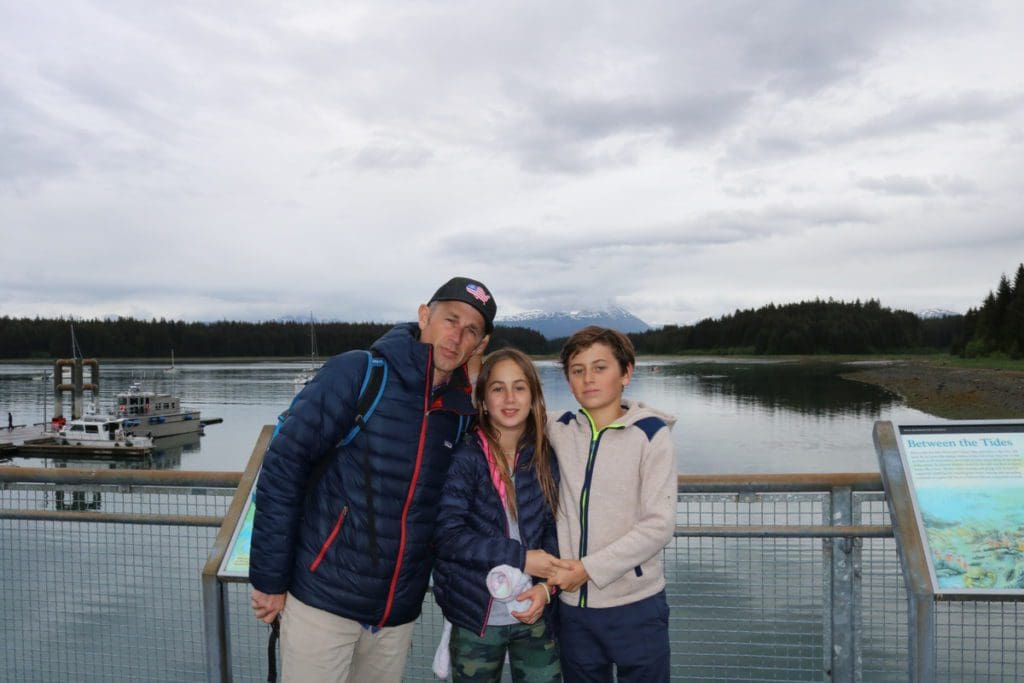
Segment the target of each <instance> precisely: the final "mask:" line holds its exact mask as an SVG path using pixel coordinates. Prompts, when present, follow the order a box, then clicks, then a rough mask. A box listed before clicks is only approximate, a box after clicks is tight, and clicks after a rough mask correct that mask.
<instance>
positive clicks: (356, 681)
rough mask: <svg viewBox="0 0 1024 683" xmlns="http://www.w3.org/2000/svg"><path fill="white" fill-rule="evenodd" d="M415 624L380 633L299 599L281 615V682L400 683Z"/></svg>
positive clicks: (291, 601) (289, 601)
mask: <svg viewBox="0 0 1024 683" xmlns="http://www.w3.org/2000/svg"><path fill="white" fill-rule="evenodd" d="M414 625H415V622H413V623H409V624H402V625H401V626H388V627H385V628H382V629H380V630H379V631H377V632H376V633H370V629H367V628H363V626H362V624H360V623H359V622H356V621H352V620H351V619H345V618H344V617H339V616H337V615H335V614H331V613H330V612H325V611H323V610H321V609H317V608H316V607H310V606H309V605H307V604H305V603H303V602H301V601H300V600H298V599H297V598H296V597H295V596H294V595H292V594H291V593H289V594H288V599H287V601H286V602H285V605H284V609H283V610H282V611H281V680H282V682H283V683H309V682H314V681H317V682H319V681H322V682H323V683H328V682H329V683H364V682H365V681H372V682H373V683H377V682H378V681H380V682H381V683H388V682H390V681H393V682H394V683H400V681H401V680H402V671H403V670H404V669H405V659H406V657H407V656H408V654H409V645H410V644H411V642H412V629H413V626H414Z"/></svg>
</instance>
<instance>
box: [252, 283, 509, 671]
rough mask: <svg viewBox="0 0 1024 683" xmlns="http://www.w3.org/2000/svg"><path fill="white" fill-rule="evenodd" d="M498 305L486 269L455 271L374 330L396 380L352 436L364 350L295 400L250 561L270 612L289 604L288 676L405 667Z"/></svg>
mask: <svg viewBox="0 0 1024 683" xmlns="http://www.w3.org/2000/svg"><path fill="white" fill-rule="evenodd" d="M496 311H497V307H496V305H495V302H494V297H493V296H491V293H490V290H488V289H487V288H486V287H485V286H484V285H483V284H482V283H480V282H479V281H478V280H473V279H470V278H463V277H457V278H452V279H451V280H449V281H448V282H446V283H445V284H444V285H442V286H441V288H440V289H438V290H437V292H436V293H435V294H434V296H433V297H432V298H431V299H430V302H429V305H421V306H420V307H419V320H418V322H417V323H409V324H405V325H398V326H397V327H395V328H393V329H392V330H390V331H389V332H388V333H387V334H385V335H384V336H383V337H381V338H380V339H378V340H377V341H376V342H374V343H373V345H372V346H371V351H373V352H374V354H376V355H378V356H381V357H383V358H384V360H385V361H386V362H387V369H388V375H387V381H386V384H385V385H384V388H383V392H382V394H381V398H380V402H379V403H378V405H377V407H376V409H375V410H374V412H373V416H372V418H371V419H369V420H367V421H366V422H365V423H363V424H362V426H361V429H360V431H359V433H358V434H357V435H356V436H355V438H354V439H353V440H351V442H346V443H345V444H341V443H340V442H341V441H342V440H344V438H345V436H346V435H347V434H349V432H350V431H351V429H352V427H353V426H354V423H355V414H354V413H355V408H356V404H357V401H358V397H359V394H360V391H361V388H362V387H361V385H362V383H363V380H364V378H365V377H366V376H367V374H366V368H367V362H368V359H367V355H366V354H365V353H363V352H360V351H350V352H348V353H343V354H341V355H338V356H335V357H334V358H332V359H331V360H330V361H328V362H327V363H326V364H325V365H324V367H323V369H322V370H321V371H320V372H319V373H318V374H317V376H316V377H315V378H314V379H313V381H311V382H310V383H309V385H308V386H307V387H306V388H305V389H304V390H303V391H302V393H300V394H299V396H298V397H297V398H296V399H295V402H294V403H293V405H292V407H291V408H290V409H289V412H288V414H287V416H286V418H285V419H284V421H283V422H282V424H281V428H280V431H279V432H278V434H277V436H275V437H274V439H273V441H272V442H271V444H270V447H269V448H268V450H267V454H266V457H265V458H264V461H263V469H262V471H261V473H260V477H259V482H258V484H257V490H256V517H255V520H254V525H253V536H252V551H251V556H250V570H249V578H250V581H251V582H252V585H253V588H254V590H253V595H252V606H253V610H254V611H255V613H256V616H257V618H259V619H261V620H263V621H264V622H266V623H271V622H272V621H273V620H274V618H275V617H276V616H277V615H278V614H280V615H281V654H282V660H283V661H282V676H283V680H285V681H342V682H344V681H346V680H350V681H396V682H397V681H400V680H401V677H402V671H403V669H404V667H405V658H406V655H407V654H408V650H409V644H410V641H411V638H412V628H413V623H414V622H415V620H416V618H417V617H418V616H419V614H420V609H421V605H422V603H423V596H424V594H425V592H426V587H427V582H428V579H429V576H430V569H431V564H432V561H433V553H432V550H431V546H430V539H431V534H432V533H433V527H434V521H435V518H436V515H437V506H438V501H439V498H440V494H441V487H442V485H443V484H444V479H445V475H446V474H447V470H448V463H449V460H450V457H451V453H452V450H453V449H454V447H455V446H456V445H457V444H458V442H459V439H460V438H461V436H462V433H463V432H464V431H465V429H466V427H467V426H468V424H469V420H470V418H471V416H472V415H473V414H474V412H475V411H474V408H473V405H472V400H471V399H472V388H471V386H470V383H469V380H468V377H467V375H466V368H465V363H466V361H467V360H468V359H469V358H470V356H472V355H473V354H474V353H476V352H481V351H482V350H483V348H484V347H485V346H486V343H487V339H488V335H489V334H490V333H491V331H492V329H493V326H494V315H495V313H496ZM321 472H322V473H321Z"/></svg>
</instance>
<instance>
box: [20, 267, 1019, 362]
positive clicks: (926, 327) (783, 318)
mask: <svg viewBox="0 0 1024 683" xmlns="http://www.w3.org/2000/svg"><path fill="white" fill-rule="evenodd" d="M72 325H74V329H75V335H76V337H77V339H78V344H79V346H80V347H81V349H82V352H83V354H85V355H87V356H93V357H97V358H166V357H169V356H170V353H171V351H172V350H173V351H174V353H175V354H176V355H177V356H178V357H179V358H189V357H191V358H251V357H271V358H272V357H279V358H283V357H302V356H308V355H309V354H310V335H309V323H307V322H301V321H268V322H234V321H218V322H183V321H176V320H164V319H159V320H156V319H154V320H137V319H134V318H115V319H108V320H102V319H90V320H81V319H68V318H13V317H10V316H2V317H0V358H4V359H12V360H14V359H33V358H35V359H52V358H62V357H66V356H69V355H71V337H70V327H71V326H72ZM390 327H391V324H390V323H368V322H362V323H345V322H320V323H317V324H316V328H315V329H316V339H317V347H318V350H319V355H320V356H322V357H326V356H331V355H334V354H336V353H341V352H343V351H347V350H349V349H365V348H369V346H370V344H371V343H373V341H374V340H375V339H377V338H378V337H380V336H381V335H382V334H384V332H386V331H387V330H388V329H390ZM629 336H630V338H631V339H632V340H633V343H634V344H635V345H636V349H637V352H638V353H641V354H659V355H672V354H685V353H698V352H703V353H716V354H738V353H742V354H753V355H773V354H784V355H794V354H799V355H815V354H872V353H936V352H942V353H947V352H948V353H952V354H955V355H960V356H964V357H971V358H973V357H979V356H1006V357H1009V358H1013V359H1017V358H1021V356H1022V354H1024V264H1021V265H1020V266H1019V267H1018V269H1017V272H1016V275H1015V277H1014V279H1013V281H1012V282H1011V281H1010V279H1009V278H1008V277H1007V276H1006V275H1005V274H1004V275H1003V276H1002V277H1001V278H1000V280H999V284H998V286H997V287H996V289H995V290H994V291H991V292H989V294H988V296H987V297H986V298H985V299H984V301H983V303H982V304H981V306H980V307H979V308H977V309H973V308H972V309H971V310H969V311H968V312H967V314H966V315H950V316H944V317H936V318H922V317H920V316H918V315H916V314H914V313H911V312H909V311H902V310H894V309H891V308H887V307H885V306H882V305H881V303H880V302H878V301H877V300H874V299H869V300H868V301H865V302H861V301H854V302H844V301H834V300H832V299H829V300H827V301H823V300H820V299H816V300H814V301H802V302H799V303H792V304H781V305H776V304H768V305H767V306H762V307H761V308H758V309H747V310H737V311H735V312H734V313H731V314H728V315H724V316H721V317H719V318H714V319H712V318H708V319H705V320H701V321H700V322H698V323H695V324H693V325H665V326H664V327H661V328H658V329H654V330H649V331H647V332H642V333H635V334H630V335H629ZM563 341H564V340H563V339H546V338H545V337H544V336H542V335H541V334H540V333H539V332H536V331H534V330H531V329H528V328H525V327H506V326H504V325H500V324H499V325H498V326H497V327H496V328H495V331H494V334H493V335H492V340H491V345H490V348H491V349H492V350H493V349H497V348H501V347H504V346H515V347H517V348H519V349H522V350H523V351H525V352H526V353H530V354H535V355H541V354H553V353H558V350H559V349H560V348H561V346H562V342H563Z"/></svg>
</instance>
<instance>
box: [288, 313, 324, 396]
mask: <svg viewBox="0 0 1024 683" xmlns="http://www.w3.org/2000/svg"><path fill="white" fill-rule="evenodd" d="M321 365H322V363H320V361H319V360H318V359H317V353H316V330H315V329H314V328H313V313H312V312H310V314H309V367H308V368H305V369H303V370H302V372H300V373H299V374H298V375H296V376H295V379H293V380H292V384H293V385H294V387H295V393H296V394H297V393H299V392H300V391H302V390H303V389H305V388H306V385H307V384H309V383H310V382H311V381H313V378H314V377H316V373H317V372H319V371H320V367H321Z"/></svg>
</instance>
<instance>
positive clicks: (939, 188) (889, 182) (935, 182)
mask: <svg viewBox="0 0 1024 683" xmlns="http://www.w3.org/2000/svg"><path fill="white" fill-rule="evenodd" d="M857 186H858V187H860V188H862V189H864V190H868V191H870V192H874V193H876V194H882V195H892V196H910V197H931V196H935V195H944V196H959V195H968V194H975V193H976V192H977V191H978V187H977V185H976V184H975V183H973V182H971V181H970V180H968V179H967V178H962V177H959V176H934V177H931V178H922V177H912V176H902V175H889V176H885V177H882V178H864V179H861V180H859V181H858V182H857Z"/></svg>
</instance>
